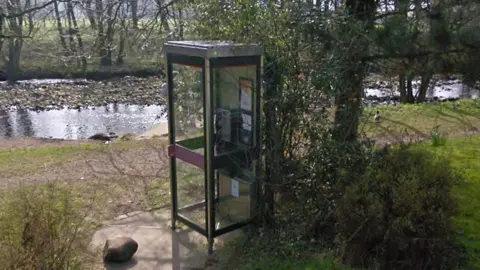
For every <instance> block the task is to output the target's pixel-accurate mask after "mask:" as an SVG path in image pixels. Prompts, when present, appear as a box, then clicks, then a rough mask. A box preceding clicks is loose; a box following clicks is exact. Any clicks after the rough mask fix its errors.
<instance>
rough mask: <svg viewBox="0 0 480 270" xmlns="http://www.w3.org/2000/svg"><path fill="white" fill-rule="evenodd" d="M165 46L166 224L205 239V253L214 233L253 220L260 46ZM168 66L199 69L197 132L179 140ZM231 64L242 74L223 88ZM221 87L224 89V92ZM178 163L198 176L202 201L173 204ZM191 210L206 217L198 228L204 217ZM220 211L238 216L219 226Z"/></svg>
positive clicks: (176, 194)
mask: <svg viewBox="0 0 480 270" xmlns="http://www.w3.org/2000/svg"><path fill="white" fill-rule="evenodd" d="M164 50H165V58H166V66H167V82H168V130H169V147H168V153H169V157H170V184H171V204H172V213H171V214H172V225H171V226H172V229H176V225H177V221H180V222H181V223H183V224H185V225H187V226H188V227H189V228H191V229H193V230H195V231H197V232H198V233H200V234H202V235H204V236H205V237H207V239H208V253H209V254H212V253H213V245H214V238H215V237H217V236H220V235H223V234H225V233H228V232H231V231H233V230H236V229H239V228H241V227H243V226H245V225H247V224H249V223H251V221H252V220H254V219H255V218H256V215H257V213H258V203H257V200H258V195H259V193H258V192H259V191H260V186H259V181H257V179H256V178H257V175H258V172H259V170H260V149H261V137H260V134H261V133H260V123H261V90H262V84H261V80H262V69H263V47H262V46H260V45H250V44H234V43H230V42H218V41H169V42H167V43H165V45H164ZM174 65H175V66H185V67H190V68H192V67H193V68H194V69H195V70H197V71H198V73H199V74H201V75H199V77H200V76H201V80H199V84H200V85H201V92H202V94H203V96H202V97H201V99H202V101H201V102H202V103H203V104H202V105H203V110H202V112H201V114H203V116H202V117H203V119H202V121H201V123H202V124H201V125H200V130H202V133H203V135H201V136H197V137H195V136H194V137H193V138H184V137H182V133H181V132H177V131H176V130H177V126H176V122H175V121H176V120H175V117H176V111H175V106H176V103H177V102H178V101H177V100H176V99H177V98H176V89H175V83H176V81H175V80H176V78H174ZM235 69H236V70H240V71H242V72H243V73H242V72H240V71H239V72H238V73H241V74H240V75H241V76H240V75H239V76H237V77H236V78H235V82H236V85H235V86H232V84H229V85H227V86H222V82H221V78H223V77H225V78H226V76H227V72H226V70H229V71H231V72H230V73H232V74H234V73H235ZM246 69H248V70H250V71H251V72H250V73H248V74H247V75H248V76H245V74H246V73H245V70H246ZM230 73H228V74H230ZM222 76H223V77H222ZM232 76H233V75H232ZM224 85H225V84H224ZM235 88H237V89H238V92H236V93H238V94H236V96H235V95H232V94H231V93H233V92H232V91H235V90H234V89H235ZM227 90H228V93H227ZM222 91H225V93H226V94H224V95H223V96H222ZM249 95H251V100H249V99H250V98H249V97H250V96H249ZM237 97H238V100H237V102H235V99H236V98H237ZM227 99H229V100H233V101H231V104H227V103H228V102H226V101H225V100H227ZM223 103H225V104H223ZM232 104H233V105H232ZM249 106H250V107H249ZM245 108H246V109H245ZM249 121H250V123H249V125H250V127H248V122H249ZM176 133H179V134H176ZM199 149H200V151H198V150H199ZM202 151H203V152H202ZM179 160H180V161H181V162H182V164H183V163H188V164H190V165H193V166H195V167H196V168H197V169H198V168H199V169H201V170H203V173H204V182H203V183H202V185H203V187H204V193H205V194H204V198H202V200H201V201H198V202H196V203H193V204H189V205H184V206H182V207H179V190H178V186H179V184H181V182H180V181H182V180H181V179H179V176H178V175H177V166H178V164H177V163H178V161H179ZM192 209H197V210H199V209H200V210H199V211H200V212H201V214H202V217H203V215H204V218H205V219H204V223H203V225H202V222H203V221H202V222H197V221H195V220H193V219H191V218H189V217H188V215H186V214H184V213H186V211H193V210H192ZM232 209H233V210H232ZM237 210H238V211H237ZM222 211H223V212H228V211H233V212H235V211H236V212H235V215H236V217H237V219H236V220H235V221H233V222H230V223H229V224H228V225H226V226H224V227H221V228H220V227H217V226H216V223H217V218H220V216H221V215H222V214H221V213H222ZM219 213H220V214H219Z"/></svg>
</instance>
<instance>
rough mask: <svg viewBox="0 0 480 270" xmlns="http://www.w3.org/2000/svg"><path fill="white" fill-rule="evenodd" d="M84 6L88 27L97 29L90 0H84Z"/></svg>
mask: <svg viewBox="0 0 480 270" xmlns="http://www.w3.org/2000/svg"><path fill="white" fill-rule="evenodd" d="M85 8H86V10H87V17H88V21H89V22H90V28H92V29H93V30H96V29H97V23H96V21H95V15H94V12H93V9H92V0H85Z"/></svg>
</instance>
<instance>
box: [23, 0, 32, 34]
mask: <svg viewBox="0 0 480 270" xmlns="http://www.w3.org/2000/svg"><path fill="white" fill-rule="evenodd" d="M31 7H32V3H31V1H30V0H25V9H30V8H31ZM27 17H28V34H29V35H30V34H31V33H32V32H33V27H34V25H33V12H29V13H28V15H27Z"/></svg>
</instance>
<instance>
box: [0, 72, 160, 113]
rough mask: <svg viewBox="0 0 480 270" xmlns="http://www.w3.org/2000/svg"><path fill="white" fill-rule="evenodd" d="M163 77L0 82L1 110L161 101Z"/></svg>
mask: <svg viewBox="0 0 480 270" xmlns="http://www.w3.org/2000/svg"><path fill="white" fill-rule="evenodd" d="M162 84H163V80H162V79H161V78H159V77H149V78H137V77H124V78H118V79H112V80H108V81H87V80H41V81H35V80H30V81H26V82H19V83H17V84H14V85H9V84H6V83H5V82H1V83H0V110H9V109H11V108H12V107H15V108H17V109H18V108H20V109H29V110H49V109H59V108H65V107H67V108H75V109H79V108H87V107H92V106H103V105H106V104H110V103H122V104H138V105H161V104H164V103H165V101H164V98H163V96H162V91H161V89H162Z"/></svg>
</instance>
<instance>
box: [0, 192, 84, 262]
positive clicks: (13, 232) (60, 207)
mask: <svg viewBox="0 0 480 270" xmlns="http://www.w3.org/2000/svg"><path fill="white" fill-rule="evenodd" d="M4 195H5V196H4V197H3V198H2V200H1V204H0V205H1V206H0V231H1V232H2V233H0V251H1V252H0V268H2V269H25V270H27V269H32V270H33V269H52V270H59V269H62V270H63V269H83V268H84V267H87V265H88V263H89V255H88V251H87V245H88V243H89V230H88V226H86V223H85V221H84V218H85V213H82V211H80V209H81V207H79V206H80V205H79V202H78V201H72V199H71V198H73V196H72V194H70V192H69V191H68V190H67V189H62V188H59V187H56V186H55V185H51V184H48V185H46V186H39V187H24V188H21V189H19V190H16V191H11V192H8V194H4Z"/></svg>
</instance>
